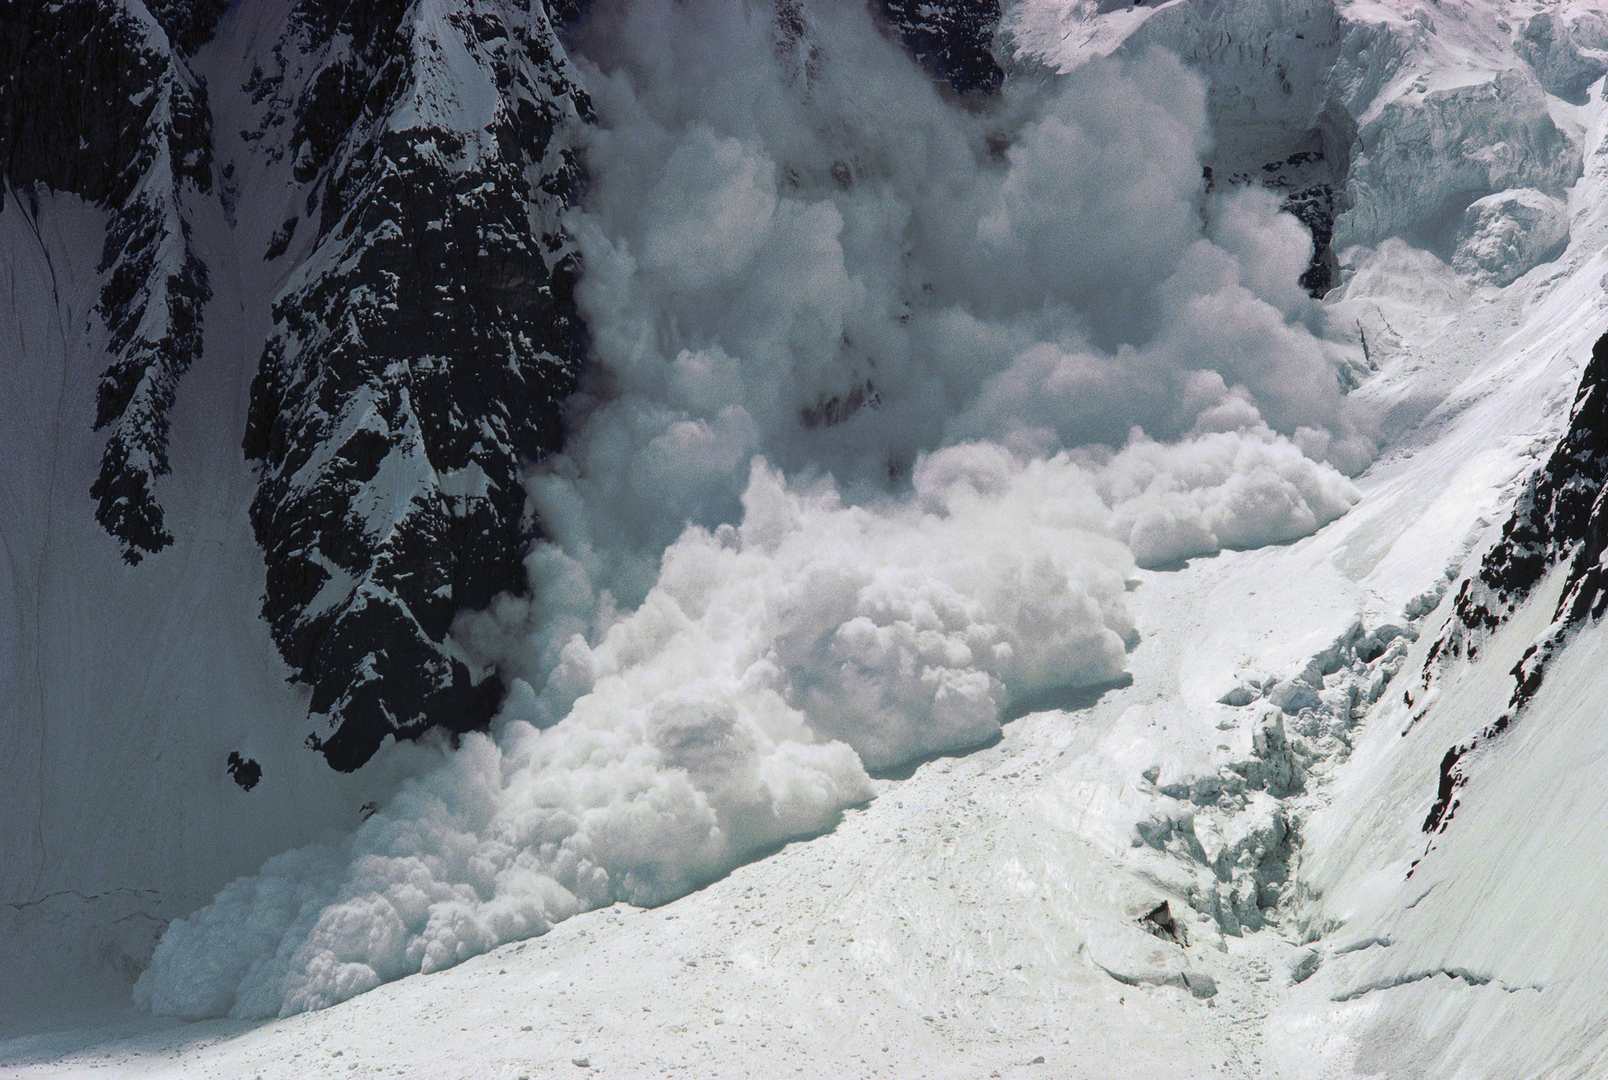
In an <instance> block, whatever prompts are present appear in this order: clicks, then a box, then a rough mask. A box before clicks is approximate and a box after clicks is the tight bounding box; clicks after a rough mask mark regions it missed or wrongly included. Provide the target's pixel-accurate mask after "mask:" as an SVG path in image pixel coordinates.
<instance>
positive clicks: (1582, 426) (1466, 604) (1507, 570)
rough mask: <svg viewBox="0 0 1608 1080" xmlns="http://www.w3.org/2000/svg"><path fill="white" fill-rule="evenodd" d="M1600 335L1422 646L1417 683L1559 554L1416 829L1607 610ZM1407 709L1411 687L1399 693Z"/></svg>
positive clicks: (1475, 642) (1605, 404) (1429, 825)
mask: <svg viewBox="0 0 1608 1080" xmlns="http://www.w3.org/2000/svg"><path fill="white" fill-rule="evenodd" d="M1605 479H1608V334H1604V335H1603V336H1602V337H1601V338H1599V339H1598V340H1597V344H1596V346H1595V347H1594V348H1593V349H1592V353H1591V360H1590V362H1588V363H1587V364H1586V369H1585V371H1584V373H1583V374H1582V375H1581V378H1580V389H1579V391H1578V392H1577V393H1576V395H1575V401H1574V408H1573V410H1572V411H1571V413H1570V418H1569V428H1568V430H1567V431H1566V432H1565V433H1564V436H1563V438H1562V439H1561V440H1559V442H1558V445H1557V447H1556V448H1555V449H1554V450H1553V452H1552V455H1551V457H1549V458H1548V459H1547V463H1546V465H1545V466H1544V467H1543V468H1542V469H1541V470H1540V471H1539V472H1537V473H1536V475H1535V476H1534V477H1533V478H1532V479H1531V481H1530V484H1529V486H1528V488H1527V489H1526V490H1525V492H1524V494H1523V495H1521V496H1520V498H1519V501H1518V504H1517V506H1515V508H1514V510H1513V516H1512V517H1511V518H1509V519H1508V521H1507V523H1506V524H1505V525H1504V526H1503V528H1502V538H1501V539H1500V540H1499V541H1498V542H1497V543H1496V545H1495V546H1494V547H1492V548H1491V550H1490V551H1489V552H1488V553H1487V554H1486V556H1485V558H1484V560H1483V561H1482V562H1481V564H1480V569H1479V572H1478V573H1477V574H1475V575H1474V576H1472V577H1470V578H1468V579H1467V580H1465V581H1464V582H1463V585H1462V587H1461V589H1460V590H1459V592H1458V594H1457V598H1456V602H1455V607H1454V609H1453V614H1452V616H1451V618H1450V619H1449V620H1448V623H1447V626H1446V629H1445V630H1443V631H1442V633H1441V636H1440V638H1439V639H1437V640H1436V642H1435V644H1434V645H1433V646H1432V647H1431V649H1430V651H1429V656H1428V659H1427V660H1426V662H1425V669H1424V676H1423V680H1422V685H1423V687H1424V688H1426V689H1427V687H1428V686H1429V684H1430V683H1431V681H1432V680H1433V678H1434V670H1435V664H1436V663H1437V661H1439V662H1441V663H1444V662H1445V661H1446V660H1448V659H1451V658H1453V657H1466V658H1469V659H1472V658H1474V657H1475V656H1476V655H1477V654H1478V651H1479V637H1480V635H1481V634H1485V633H1489V632H1490V631H1492V630H1495V629H1496V628H1497V627H1498V626H1500V625H1502V624H1503V623H1505V622H1506V621H1507V620H1508V618H1509V617H1511V616H1512V614H1513V612H1514V611H1515V609H1516V608H1517V607H1518V605H1519V604H1521V603H1522V602H1523V601H1524V600H1525V599H1526V598H1527V597H1529V595H1530V594H1531V592H1532V591H1533V590H1534V589H1535V587H1536V586H1537V585H1538V584H1539V583H1540V582H1541V580H1542V578H1544V577H1545V576H1546V575H1547V574H1548V573H1549V572H1550V571H1551V570H1552V569H1553V568H1554V567H1556V566H1558V565H1559V564H1560V563H1562V562H1564V561H1565V560H1568V564H1569V565H1568V569H1567V571H1566V578H1565V581H1564V584H1563V591H1562V593H1561V595H1560V596H1559V598H1558V603H1557V607H1556V608H1555V610H1554V612H1553V616H1552V623H1551V625H1550V626H1549V627H1548V628H1547V631H1546V633H1545V634H1544V635H1543V636H1542V637H1541V638H1540V639H1539V640H1537V641H1536V642H1535V643H1534V644H1532V645H1531V646H1530V647H1529V648H1528V649H1527V650H1525V653H1524V656H1523V658H1522V659H1521V660H1520V661H1519V663H1518V664H1517V665H1515V667H1514V668H1513V672H1512V674H1513V693H1512V696H1511V697H1510V699H1509V701H1508V706H1507V708H1506V709H1505V710H1504V711H1503V712H1502V714H1501V715H1500V716H1498V717H1497V718H1496V719H1495V720H1493V721H1491V722H1490V723H1489V724H1487V725H1486V726H1485V727H1483V728H1481V729H1480V730H1479V731H1478V732H1476V733H1475V734H1474V735H1472V736H1470V737H1469V738H1468V739H1466V740H1464V741H1462V742H1460V743H1458V744H1457V745H1455V746H1453V747H1451V748H1450V749H1449V750H1447V751H1446V755H1445V757H1444V758H1442V760H1441V766H1440V782H1439V787H1438V790H1437V791H1436V796H1435V802H1434V804H1433V805H1432V806H1431V807H1430V811H1429V814H1428V815H1427V816H1426V817H1425V818H1424V825H1423V830H1424V832H1426V833H1430V834H1434V833H1437V832H1442V831H1444V830H1445V829H1446V827H1447V826H1448V825H1449V824H1450V823H1451V820H1452V817H1453V816H1454V815H1455V813H1456V811H1457V806H1458V800H1457V791H1458V790H1459V789H1460V788H1461V787H1462V786H1463V784H1464V783H1465V782H1466V781H1467V778H1468V776H1467V766H1466V761H1465V758H1466V755H1467V754H1468V753H1469V752H1470V751H1472V750H1473V749H1474V748H1475V747H1477V746H1479V745H1480V743H1481V742H1483V741H1485V740H1487V739H1491V738H1495V737H1496V736H1498V735H1500V734H1502V732H1504V731H1506V730H1507V729H1508V728H1509V727H1510V726H1511V725H1512V724H1513V722H1514V721H1515V720H1516V719H1517V718H1518V716H1519V714H1520V713H1521V712H1522V711H1523V709H1524V707H1525V705H1526V704H1528V703H1529V701H1530V699H1531V698H1533V697H1534V696H1535V692H1536V691H1537V690H1539V689H1540V688H1541V683H1542V680H1543V679H1544V678H1545V677H1546V668H1547V663H1548V661H1549V660H1550V659H1551V658H1552V657H1553V656H1555V655H1556V654H1557V653H1558V652H1559V651H1560V650H1561V649H1562V648H1563V647H1564V645H1565V644H1567V642H1568V640H1569V638H1570V637H1571V636H1572V635H1573V633H1574V631H1576V630H1577V629H1579V627H1580V626H1581V625H1582V624H1583V623H1585V622H1586V620H1588V619H1600V618H1602V616H1603V614H1604V612H1605V611H1608V591H1604V584H1605V575H1608V567H1605V566H1604V564H1603V556H1604V552H1605V550H1608V501H1605V495H1604V488H1603V482H1604V480H1605ZM1406 700H1407V703H1408V704H1409V706H1410V705H1411V704H1412V700H1413V699H1412V693H1411V691H1408V692H1407V697H1406Z"/></svg>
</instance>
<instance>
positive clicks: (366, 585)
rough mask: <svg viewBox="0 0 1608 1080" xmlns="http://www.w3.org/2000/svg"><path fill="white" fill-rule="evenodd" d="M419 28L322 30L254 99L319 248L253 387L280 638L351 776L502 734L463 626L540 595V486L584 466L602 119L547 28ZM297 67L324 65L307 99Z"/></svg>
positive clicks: (256, 510)
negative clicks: (278, 137)
mask: <svg viewBox="0 0 1608 1080" xmlns="http://www.w3.org/2000/svg"><path fill="white" fill-rule="evenodd" d="M416 7H417V5H416V4H408V3H402V2H392V3H388V4H365V5H354V6H346V5H334V4H327V3H304V4H301V5H299V6H298V7H297V9H296V10H295V13H294V14H293V17H292V23H291V26H290V28H289V29H288V31H287V32H286V34H285V35H284V36H283V38H282V39H281V42H280V44H279V46H278V47H277V48H276V50H275V52H276V58H277V60H278V70H270V71H267V72H262V73H259V75H257V76H256V77H255V78H254V80H253V81H254V83H255V84H256V85H255V86H254V87H253V93H254V94H255V95H257V96H258V97H259V100H266V101H268V103H269V104H268V113H269V116H268V119H267V120H266V124H265V126H267V127H270V128H271V127H273V126H277V125H278V124H279V123H280V120H279V119H277V118H279V117H286V118H289V120H290V121H291V126H290V131H291V135H290V139H289V144H288V147H287V151H286V152H287V153H288V154H289V155H290V157H291V159H292V160H293V162H294V175H295V177H296V179H297V180H298V181H300V182H301V183H303V184H304V185H306V189H307V196H306V199H307V207H308V217H309V220H308V221H307V222H306V223H304V224H303V225H302V228H303V229H307V228H316V230H317V236H316V240H315V241H314V242H313V246H312V250H311V253H310V254H309V255H308V257H307V259H306V262H305V263H304V264H303V271H302V272H301V273H300V274H299V276H298V278H297V279H293V281H299V284H293V285H292V287H291V288H289V289H287V291H286V292H285V293H284V294H282V295H281V296H280V298H279V299H278V301H277V302H276V304H275V307H274V313H273V314H274V322H275V328H274V331H273V333H272V335H271V336H270V338H269V340H268V343H267V348H266V350H265V352H264V354H263V358H262V363H261V365H260V368H259V371H258V374H257V377H256V379H255V381H254V382H253V384H252V392H251V410H250V416H249V420H248V427H247V431H246V436H245V444H244V445H245V450H246V453H247V455H248V456H250V457H252V458H255V459H258V460H260V461H261V462H262V463H263V466H264V468H263V471H262V475H261V483H260V487H259V490H258V493H257V497H256V499H255V500H254V501H253V503H252V508H251V516H252V524H253V526H254V528H255V530H256V535H257V539H258V542H259V543H260V544H261V545H262V548H263V551H264V553H265V555H266V557H267V562H268V590H267V595H266V597H265V599H264V602H263V615H264V618H265V619H267V621H268V622H269V624H270V626H271V627H272V630H273V634H274V640H275V642H276V643H277V644H278V645H279V648H280V651H281V653H282V654H283V655H284V657H285V658H286V660H287V661H289V663H290V664H291V666H292V667H293V668H294V669H295V671H296V677H297V678H298V679H300V680H302V681H304V682H307V683H309V684H310V685H311V686H312V689H313V699H312V709H313V711H314V712H317V713H323V714H326V715H327V716H328V717H329V722H330V726H331V727H333V728H334V732H333V734H330V735H328V736H320V735H314V736H313V737H312V738H311V739H310V743H311V745H313V746H315V747H316V748H318V749H320V750H322V751H323V753H324V754H325V756H326V757H327V758H328V759H329V762H330V764H331V765H333V766H334V767H336V768H338V769H343V770H350V769H354V768H356V767H357V766H359V765H361V764H362V763H363V762H364V761H366V760H367V759H368V758H369V757H370V755H372V754H373V752H374V751H375V749H377V748H378V746H379V744H380V743H381V742H382V741H383V740H384V738H385V737H386V736H388V735H397V736H409V735H414V734H417V733H419V732H421V731H423V730H424V729H426V728H428V727H430V726H433V725H437V724H439V725H442V726H444V727H446V728H448V729H450V730H454V731H464V730H469V729H472V728H476V727H481V726H484V724H485V723H486V721H487V720H488V719H489V717H490V714H491V710H492V709H493V708H494V706H495V704H496V700H497V698H498V696H499V695H500V686H499V685H498V684H497V682H496V680H488V682H487V683H484V684H482V685H481V686H479V687H477V686H475V685H474V683H473V678H472V676H471V672H470V671H469V669H468V668H467V667H466V666H465V665H464V664H463V663H462V662H461V661H460V660H458V659H455V658H454V657H453V656H452V655H451V653H450V649H449V647H448V645H447V644H446V640H447V630H448V624H449V623H450V621H451V619H452V617H453V614H454V613H455V612H457V611H458V610H460V609H462V608H465V607H476V606H484V605H485V604H486V603H487V602H489V601H490V599H491V597H492V596H493V595H495V594H496V593H497V592H499V591H503V590H514V591H519V590H521V589H522V588H523V586H524V577H523V570H522V566H521V563H520V557H521V555H522V553H523V548H524V546H525V544H526V542H527V541H528V540H529V538H530V534H531V528H530V523H529V522H527V521H525V520H523V518H522V513H523V504H524V491H523V488H522V487H521V486H520V483H519V472H520V468H521V465H522V463H523V462H528V461H533V460H536V459H537V458H539V457H541V456H542V455H543V454H545V453H547V452H548V451H550V450H553V449H555V448H557V447H558V446H559V444H560V442H561V440H562V436H563V427H562V421H561V415H560V405H561V403H562V401H563V399H564V398H565V397H566V396H567V395H568V394H569V392H570V391H571V390H572V389H573V387H574V381H575V375H576V372H577V369H578V367H579V363H580V359H581V356H582V353H583V351H584V335H583V329H582V326H581V324H580V321H579V319H578V317H577V315H576V313H575V309H574V305H573V302H572V300H571V288H572V285H573V282H574V279H575V273H576V268H575V265H574V259H573V257H572V256H571V255H570V253H569V251H568V248H567V245H566V243H565V241H564V239H563V237H562V235H561V233H560V230H559V228H558V225H557V214H558V211H559V210H560V209H562V208H563V207H564V206H566V205H568V203H569V202H570V201H571V200H572V199H573V198H574V197H575V195H576V192H577V185H578V182H579V178H580V170H579V166H578V163H577V161H576V158H575V156H574V154H573V152H572V151H571V150H570V149H569V146H568V144H567V143H566V141H565V138H564V131H565V130H566V129H567V126H568V125H570V124H573V123H578V122H581V121H584V120H585V119H587V118H589V116H590V105H589V103H588V101H587V99H586V96H585V94H584V93H583V92H582V91H580V90H579V89H578V88H577V87H576V86H575V85H574V83H573V82H572V81H571V79H570V76H569V72H568V65H567V62H566V60H565V58H564V55H563V53H562V50H561V48H560V46H559V44H558V42H557V39H556V38H555V36H554V34H553V30H552V27H551V25H550V24H549V23H548V20H547V18H546V15H545V13H544V12H543V10H542V8H541V6H540V4H539V3H537V4H535V5H534V6H533V5H531V4H529V3H520V2H509V3H505V4H502V5H500V6H493V7H491V8H488V9H483V10H482V11H480V12H478V13H475V14H470V13H468V12H464V11H452V12H450V13H449V14H448V15H447V16H446V18H445V19H444V20H442V21H440V22H437V23H435V24H433V25H432V26H431V32H432V33H439V34H440V35H441V36H440V37H435V36H431V35H430V34H426V33H423V32H421V29H420V26H419V23H418V22H417V21H416V20H415V15H416V12H415V8H416ZM443 38H445V39H448V40H443ZM291 50H295V51H296V53H298V54H299V55H300V56H303V57H316V58H318V65H317V70H316V71H314V72H311V73H310V74H309V76H308V77H307V78H305V79H304V80H300V81H299V82H298V84H297V85H294V86H293V85H291V84H290V83H289V81H288V80H286V79H285V72H286V70H287V67H289V66H290V65H288V64H287V62H286V56H287V54H288V53H289V52H290V51H291ZM449 53H450V54H452V55H456V56H458V57H461V56H462V55H463V54H465V53H466V54H467V55H468V56H469V57H471V58H472V59H473V61H474V64H473V66H472V67H471V68H470V69H468V70H464V68H463V67H462V65H461V60H460V61H459V62H458V66H456V67H455V66H454V65H453V64H452V63H449V62H448V60H447V59H446V57H447V55H448V54H449ZM475 80H481V81H483V82H484V83H485V85H481V84H479V83H475ZM471 83H472V84H473V85H468V84H471ZM477 95H480V96H482V97H483V98H485V99H489V100H490V101H492V102H493V105H492V111H491V113H490V114H489V115H485V116H468V115H467V113H468V112H469V109H468V108H467V106H466V104H465V103H466V102H468V101H472V100H475V99H476V96H477ZM315 209H316V212H317V217H316V224H315V223H314V220H312V219H313V214H314V211H315ZM294 228H295V226H294V225H293V224H292V223H291V222H286V224H285V226H284V228H283V230H282V232H283V233H284V234H285V237H286V239H285V241H284V243H285V244H288V237H289V234H290V233H291V231H292V230H293V229H294ZM275 247H276V248H278V250H279V251H283V250H284V245H282V244H281V243H280V242H279V240H278V238H276V242H275ZM268 254H269V256H270V257H274V255H275V251H274V249H270V251H269V253H268Z"/></svg>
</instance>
